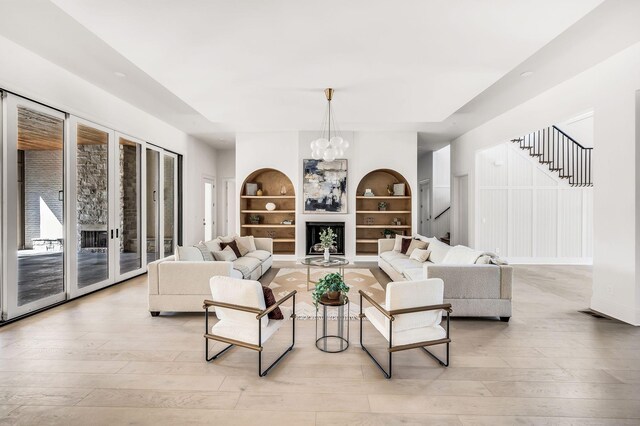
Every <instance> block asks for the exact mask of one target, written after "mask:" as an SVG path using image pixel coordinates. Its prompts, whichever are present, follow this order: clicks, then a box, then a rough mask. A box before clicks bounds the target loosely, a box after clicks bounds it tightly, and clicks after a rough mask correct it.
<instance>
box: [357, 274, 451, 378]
mask: <svg viewBox="0 0 640 426" xmlns="http://www.w3.org/2000/svg"><path fill="white" fill-rule="evenodd" d="M443 295H444V282H443V281H442V280H441V279H439V278H432V279H427V280H422V281H400V282H391V283H389V284H388V285H387V291H386V297H385V299H386V300H385V304H384V306H381V305H380V304H378V303H377V302H376V301H374V300H373V299H372V298H371V297H369V296H368V295H367V294H366V293H365V292H363V291H362V290H360V346H361V347H362V349H363V350H364V351H365V352H366V353H367V355H369V357H371V359H372V360H373V362H374V363H375V364H376V365H377V366H378V368H380V370H382V372H383V373H384V375H385V377H386V378H387V379H389V378H391V374H392V370H391V368H392V355H393V353H394V352H399V351H405V350H408V349H416V348H421V349H422V350H423V351H425V352H426V353H427V354H428V355H429V356H431V357H432V358H434V359H435V360H436V361H438V362H439V363H440V364H441V365H442V366H444V367H447V366H448V365H449V343H450V342H451V339H450V337H449V316H450V313H451V304H449V303H442V302H443ZM363 299H364V300H366V301H367V302H369V303H370V304H371V306H370V307H368V308H366V309H364V312H363V301H364V300H363ZM443 311H444V312H446V313H447V328H446V329H444V328H443V327H442V326H441V325H440V323H441V322H442V312H443ZM364 318H367V319H368V320H369V322H370V323H371V324H372V325H373V326H374V327H375V328H376V330H378V331H379V332H380V334H382V336H384V338H385V339H386V340H387V342H389V346H388V349H387V350H388V352H389V362H388V368H387V370H385V369H384V368H383V367H382V365H380V363H379V362H378V361H377V360H376V359H375V357H374V356H373V355H371V353H370V352H369V350H368V349H367V348H366V347H365V346H364V344H363V342H362V337H363V336H362V329H363V327H362V326H363V324H362V321H363V319H364ZM440 344H445V345H446V358H445V360H444V361H443V360H441V359H439V358H438V357H436V356H435V355H434V354H433V353H431V352H430V351H429V350H427V349H426V346H433V345H440Z"/></svg>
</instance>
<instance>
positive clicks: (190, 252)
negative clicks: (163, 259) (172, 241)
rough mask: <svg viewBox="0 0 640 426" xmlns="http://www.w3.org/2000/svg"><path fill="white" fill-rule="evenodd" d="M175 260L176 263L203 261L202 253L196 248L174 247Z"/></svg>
mask: <svg viewBox="0 0 640 426" xmlns="http://www.w3.org/2000/svg"><path fill="white" fill-rule="evenodd" d="M175 255H176V260H178V261H198V260H204V258H203V257H202V252H201V251H200V249H199V248H198V247H193V246H191V247H189V246H187V247H181V246H177V247H176V253H175Z"/></svg>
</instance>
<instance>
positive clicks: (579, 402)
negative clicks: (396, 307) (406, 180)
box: [0, 264, 640, 425]
mask: <svg viewBox="0 0 640 426" xmlns="http://www.w3.org/2000/svg"><path fill="white" fill-rule="evenodd" d="M280 266H290V265H288V264H283V265H280ZM590 281H591V272H590V269H589V268H587V267H568V266H562V267H561V266H555V267H552V266H544V267H540V266H527V267H524V266H517V267H516V268H515V286H514V316H513V318H512V320H511V322H510V323H509V324H505V323H502V322H499V321H495V320H463V319H460V320H454V321H452V338H453V341H454V343H453V344H452V347H451V351H452V352H451V353H452V359H451V366H450V367H449V368H442V367H439V366H437V365H436V364H435V363H434V362H433V360H431V359H430V358H428V357H427V356H426V355H425V354H423V353H421V352H420V351H419V350H413V351H407V352H403V353H399V354H398V355H397V356H396V357H395V360H394V377H393V379H391V380H386V379H384V378H383V377H382V375H381V374H380V372H379V371H378V370H377V369H376V367H375V366H374V365H373V364H372V363H371V362H370V360H369V359H368V358H367V357H366V355H365V354H364V353H363V351H362V350H360V347H359V345H358V343H357V341H358V328H357V323H356V322H352V329H351V347H350V348H349V349H348V350H347V351H346V352H343V353H339V354H325V353H322V352H320V351H318V350H317V349H315V347H314V333H315V331H314V327H315V323H314V322H313V321H298V322H297V338H296V347H295V349H294V351H293V352H292V353H291V354H290V355H289V356H288V357H287V358H285V359H284V360H283V361H282V363H281V364H280V365H278V366H277V367H275V369H274V370H272V372H271V373H270V374H269V375H268V376H267V377H265V378H258V377H257V374H256V365H255V364H256V354H255V353H254V352H251V351H247V350H244V349H233V350H231V351H229V352H228V353H227V354H226V355H225V356H223V357H222V358H221V359H220V360H219V361H217V362H214V363H206V362H205V361H204V360H203V339H202V333H203V320H202V316H201V315H197V314H176V315H162V316H160V317H157V318H152V317H151V316H150V315H149V313H148V312H147V296H146V295H147V289H146V277H144V276H143V277H139V278H136V279H133V280H130V281H128V282H126V283H124V284H121V285H118V286H115V287H112V288H110V289H107V290H105V291H102V292H98V293H96V294H93V295H90V296H88V297H85V298H82V299H80V300H77V301H73V302H71V303H68V304H66V305H63V306H60V307H57V308H55V309H52V310H50V311H47V312H45V313H42V314H40V315H37V316H34V317H31V318H28V319H26V320H23V321H20V322H18V323H15V324H11V325H9V326H6V327H3V328H0V425H5V424H41V425H42V424H47V425H49V424H61V425H75V424H77V425H88V424H90V425H115V424H125V423H127V424H172V425H180V424H188V423H189V424H216V423H217V424H225V425H226V424H261V425H264V424H277V425H283V424H285V425H307V424H318V425H326V424H332V425H334V424H380V425H388V424H452V425H460V424H463V425H489V424H491V425H495V424H506V425H511V424H553V425H556V424H562V425H566V424H576V425H596V424H615V425H621V424H622V425H638V424H640V420H639V419H640V329H638V328H634V327H631V326H628V325H625V324H622V323H619V322H617V321H612V320H605V319H596V318H592V317H589V316H587V315H584V314H581V313H578V312H577V311H578V310H579V309H583V308H585V307H587V306H588V300H589V296H590V292H591V289H590V286H591V284H590ZM286 331H288V330H287V329H285V330H281V331H280V332H279V333H280V334H278V335H277V336H276V337H274V339H273V342H270V343H271V348H270V349H269V350H268V351H267V352H268V354H267V355H268V356H272V355H273V354H274V353H275V352H276V351H277V350H278V349H280V348H283V347H284V345H285V344H286V340H287V338H288V337H289V335H287V334H286ZM368 331H369V333H368V334H367V336H372V337H373V336H376V334H375V333H373V332H371V330H370V329H369V330H368ZM372 345H373V346H374V347H375V346H378V347H379V348H381V347H382V342H381V340H379V339H378V340H376V341H373V342H372ZM378 354H379V355H380V354H381V352H378Z"/></svg>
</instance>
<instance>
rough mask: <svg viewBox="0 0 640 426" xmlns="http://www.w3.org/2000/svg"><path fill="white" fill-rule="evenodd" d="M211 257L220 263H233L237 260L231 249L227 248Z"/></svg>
mask: <svg viewBox="0 0 640 426" xmlns="http://www.w3.org/2000/svg"><path fill="white" fill-rule="evenodd" d="M213 257H215V258H216V260H217V261H220V262H233V261H234V260H236V259H237V258H238V256H236V253H235V252H234V251H233V249H232V248H231V247H229V246H227V247H225V248H224V250H222V251H216V252H214V253H213Z"/></svg>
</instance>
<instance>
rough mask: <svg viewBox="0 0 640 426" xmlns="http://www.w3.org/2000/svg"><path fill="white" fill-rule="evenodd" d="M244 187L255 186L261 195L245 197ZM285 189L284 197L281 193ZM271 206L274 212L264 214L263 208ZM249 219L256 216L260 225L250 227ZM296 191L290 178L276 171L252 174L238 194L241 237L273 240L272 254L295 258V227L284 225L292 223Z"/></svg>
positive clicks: (264, 209)
mask: <svg viewBox="0 0 640 426" xmlns="http://www.w3.org/2000/svg"><path fill="white" fill-rule="evenodd" d="M247 183H257V184H258V187H259V188H260V189H261V190H262V192H263V194H262V195H247V191H246V186H247ZM283 187H284V190H285V191H286V194H285V195H282V194H281V193H280V191H281V190H282V188H283ZM267 203H274V204H275V205H276V209H275V210H267V209H266V207H265V206H266V204H267ZM249 216H259V217H260V223H259V224H252V223H251V221H250V220H249ZM295 216H296V196H295V189H294V187H293V184H292V183H291V181H290V180H289V178H288V177H287V176H286V175H285V174H284V173H282V172H280V171H278V170H275V169H260V170H256V171H255V172H253V173H251V174H250V175H249V176H247V178H246V179H245V180H244V182H243V184H242V192H241V193H240V233H241V235H243V236H245V235H253V236H254V237H270V238H273V243H274V253H275V254H294V253H295V247H296V236H295V235H296V232H295V227H296V226H295V225H294V224H292V225H283V224H282V222H283V221H285V220H292V221H294V220H295Z"/></svg>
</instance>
